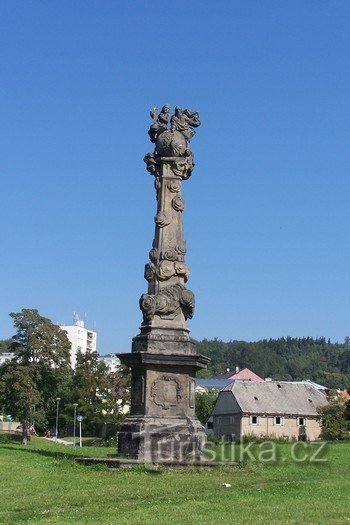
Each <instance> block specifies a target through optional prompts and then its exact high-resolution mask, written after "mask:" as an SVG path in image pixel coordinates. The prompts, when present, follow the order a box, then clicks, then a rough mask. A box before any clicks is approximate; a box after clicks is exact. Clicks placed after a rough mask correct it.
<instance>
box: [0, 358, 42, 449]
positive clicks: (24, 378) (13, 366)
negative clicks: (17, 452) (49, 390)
mask: <svg viewBox="0 0 350 525" xmlns="http://www.w3.org/2000/svg"><path fill="white" fill-rule="evenodd" d="M0 377H1V381H0V397H1V400H2V403H3V405H4V406H6V407H7V408H8V409H9V410H10V411H11V412H13V414H14V416H15V418H18V419H20V421H21V422H22V443H23V444H25V445H26V444H27V440H28V427H29V420H30V415H31V409H32V407H33V406H35V405H36V404H37V403H38V402H39V399H40V392H39V390H38V388H37V379H38V378H37V371H36V370H35V367H34V366H33V365H32V364H31V363H29V364H22V363H16V362H14V361H8V362H6V363H4V364H3V365H2V366H1V372H0Z"/></svg>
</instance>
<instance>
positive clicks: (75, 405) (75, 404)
mask: <svg viewBox="0 0 350 525" xmlns="http://www.w3.org/2000/svg"><path fill="white" fill-rule="evenodd" d="M73 406H74V430H73V447H75V427H76V425H77V406H78V403H73Z"/></svg>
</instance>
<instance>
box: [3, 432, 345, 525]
mask: <svg viewBox="0 0 350 525" xmlns="http://www.w3.org/2000/svg"><path fill="white" fill-rule="evenodd" d="M312 446H313V445H308V448H307V450H306V451H307V452H308V451H311V448H312ZM218 449H219V447H217V450H218ZM230 450H231V447H226V448H225V454H226V455H228V454H229V452H230ZM277 450H278V454H277V457H278V460H277V461H275V462H270V463H264V464H262V463H259V462H258V461H252V460H251V459H249V458H243V459H244V462H243V464H241V465H240V466H239V467H237V468H229V467H225V466H223V467H219V468H214V469H194V468H190V469H187V470H176V469H164V470H162V471H160V472H149V471H147V470H146V469H145V468H144V467H142V466H141V467H133V468H129V469H108V467H106V466H104V465H102V466H95V467H85V466H82V465H79V464H77V463H76V462H75V461H74V457H75V456H77V455H84V456H87V455H88V456H99V457H102V456H105V455H107V454H110V453H112V452H114V449H109V448H107V447H96V448H95V447H86V448H84V447H83V448H82V449H79V448H76V449H73V447H65V446H63V445H57V444H55V443H52V442H49V441H46V440H43V439H41V438H32V441H31V442H30V444H29V445H28V446H26V447H25V446H21V445H18V444H0V494H1V507H0V523H4V524H15V523H16V524H17V523H32V524H34V523H35V524H36V523H50V524H52V523H60V524H69V523H78V524H92V523H94V524H123V525H124V524H125V525H127V524H156V523H157V524H166V523H172V524H175V525H176V524H191V525H192V524H196V525H197V524H203V525H204V524H216V523H224V524H231V523H235V524H243V523H244V524H253V523H254V524H264V525H265V524H270V523H275V524H277V523H278V524H279V523H280V524H282V523H283V524H301V523H302V524H341V523H349V522H350V497H349V494H350V486H349V485H350V483H349V481H350V468H349V467H350V460H349V458H350V443H349V442H347V443H345V442H344V443H331V444H329V445H328V446H327V450H326V451H325V453H324V454H323V457H324V459H326V460H327V461H325V462H322V463H319V464H318V463H310V462H300V463H297V462H293V460H292V459H291V445H290V444H287V443H286V444H278V445H277ZM253 451H254V455H255V456H256V457H257V456H258V453H259V452H260V451H261V448H259V446H258V445H256V446H255V447H253ZM312 451H313V450H312ZM300 452H304V450H301V449H300ZM239 453H240V449H237V457H236V458H235V459H239ZM229 459H231V458H229ZM223 483H230V484H231V485H232V486H231V487H230V488H224V487H223V485H222V484H223Z"/></svg>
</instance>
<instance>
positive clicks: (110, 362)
mask: <svg viewBox="0 0 350 525" xmlns="http://www.w3.org/2000/svg"><path fill="white" fill-rule="evenodd" d="M98 360H99V361H100V362H101V363H104V364H105V365H107V366H108V369H109V371H110V372H117V371H118V370H119V368H120V359H119V357H117V355H116V354H107V355H100V356H99V357H98Z"/></svg>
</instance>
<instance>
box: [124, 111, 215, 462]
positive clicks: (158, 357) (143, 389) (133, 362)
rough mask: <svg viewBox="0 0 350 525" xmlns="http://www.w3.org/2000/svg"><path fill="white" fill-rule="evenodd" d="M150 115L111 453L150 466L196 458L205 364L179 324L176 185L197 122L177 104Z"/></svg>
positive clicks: (189, 162)
mask: <svg viewBox="0 0 350 525" xmlns="http://www.w3.org/2000/svg"><path fill="white" fill-rule="evenodd" d="M151 116H152V118H153V124H152V125H151V127H150V129H149V132H148V133H149V136H150V139H151V142H153V143H154V144H155V150H154V152H153V153H148V154H147V155H146V156H145V159H144V160H145V162H146V165H147V170H148V171H149V172H150V173H151V174H152V175H153V176H154V182H155V189H156V197H157V213H156V216H155V218H154V221H155V235H154V240H153V245H152V248H151V250H150V253H149V259H150V261H149V262H148V263H147V264H146V266H145V279H146V280H147V281H148V291H147V293H146V294H143V295H142V296H141V299H140V308H141V310H142V313H143V322H142V324H141V328H140V334H139V335H137V336H136V337H134V339H133V342H132V352H131V353H130V354H119V357H120V359H121V361H122V363H123V364H125V365H127V366H129V367H130V368H131V374H132V381H131V409H130V415H129V416H128V417H127V418H126V420H125V422H124V424H123V426H122V428H121V431H120V433H119V440H118V451H119V452H120V453H121V454H125V455H127V456H129V457H134V458H140V459H145V460H150V461H162V460H189V459H191V458H193V459H198V457H199V456H200V453H201V450H202V448H203V445H204V443H205V433H204V429H203V427H202V426H201V424H200V423H199V421H198V420H197V418H196V417H195V374H196V371H197V370H198V369H201V368H205V367H206V366H207V363H208V362H209V359H208V358H207V357H204V356H201V355H197V354H196V350H195V343H194V341H193V340H192V339H191V338H190V336H189V329H188V327H187V325H186V319H188V318H192V316H193V312H194V303H195V299H194V294H193V293H192V292H191V291H190V290H188V289H187V288H186V287H185V283H186V282H187V280H188V277H189V273H190V272H189V268H188V266H187V264H186V262H185V254H186V242H185V239H184V235H183V222H182V214H183V210H184V208H185V202H184V199H183V197H182V195H181V190H182V188H181V186H182V181H184V180H187V179H188V178H189V177H190V176H191V173H192V171H193V168H194V161H193V154H192V152H191V150H190V140H191V138H192V137H193V135H194V134H195V131H194V128H196V127H198V126H199V125H200V121H199V118H198V113H193V112H190V111H188V110H186V109H181V108H179V107H178V106H177V107H176V108H175V114H174V115H173V116H172V117H171V119H170V113H169V106H168V105H165V106H164V107H163V108H162V110H161V112H160V113H158V110H157V109H156V108H154V109H153V110H152V111H151ZM169 121H170V122H169ZM169 124H170V126H169Z"/></svg>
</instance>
